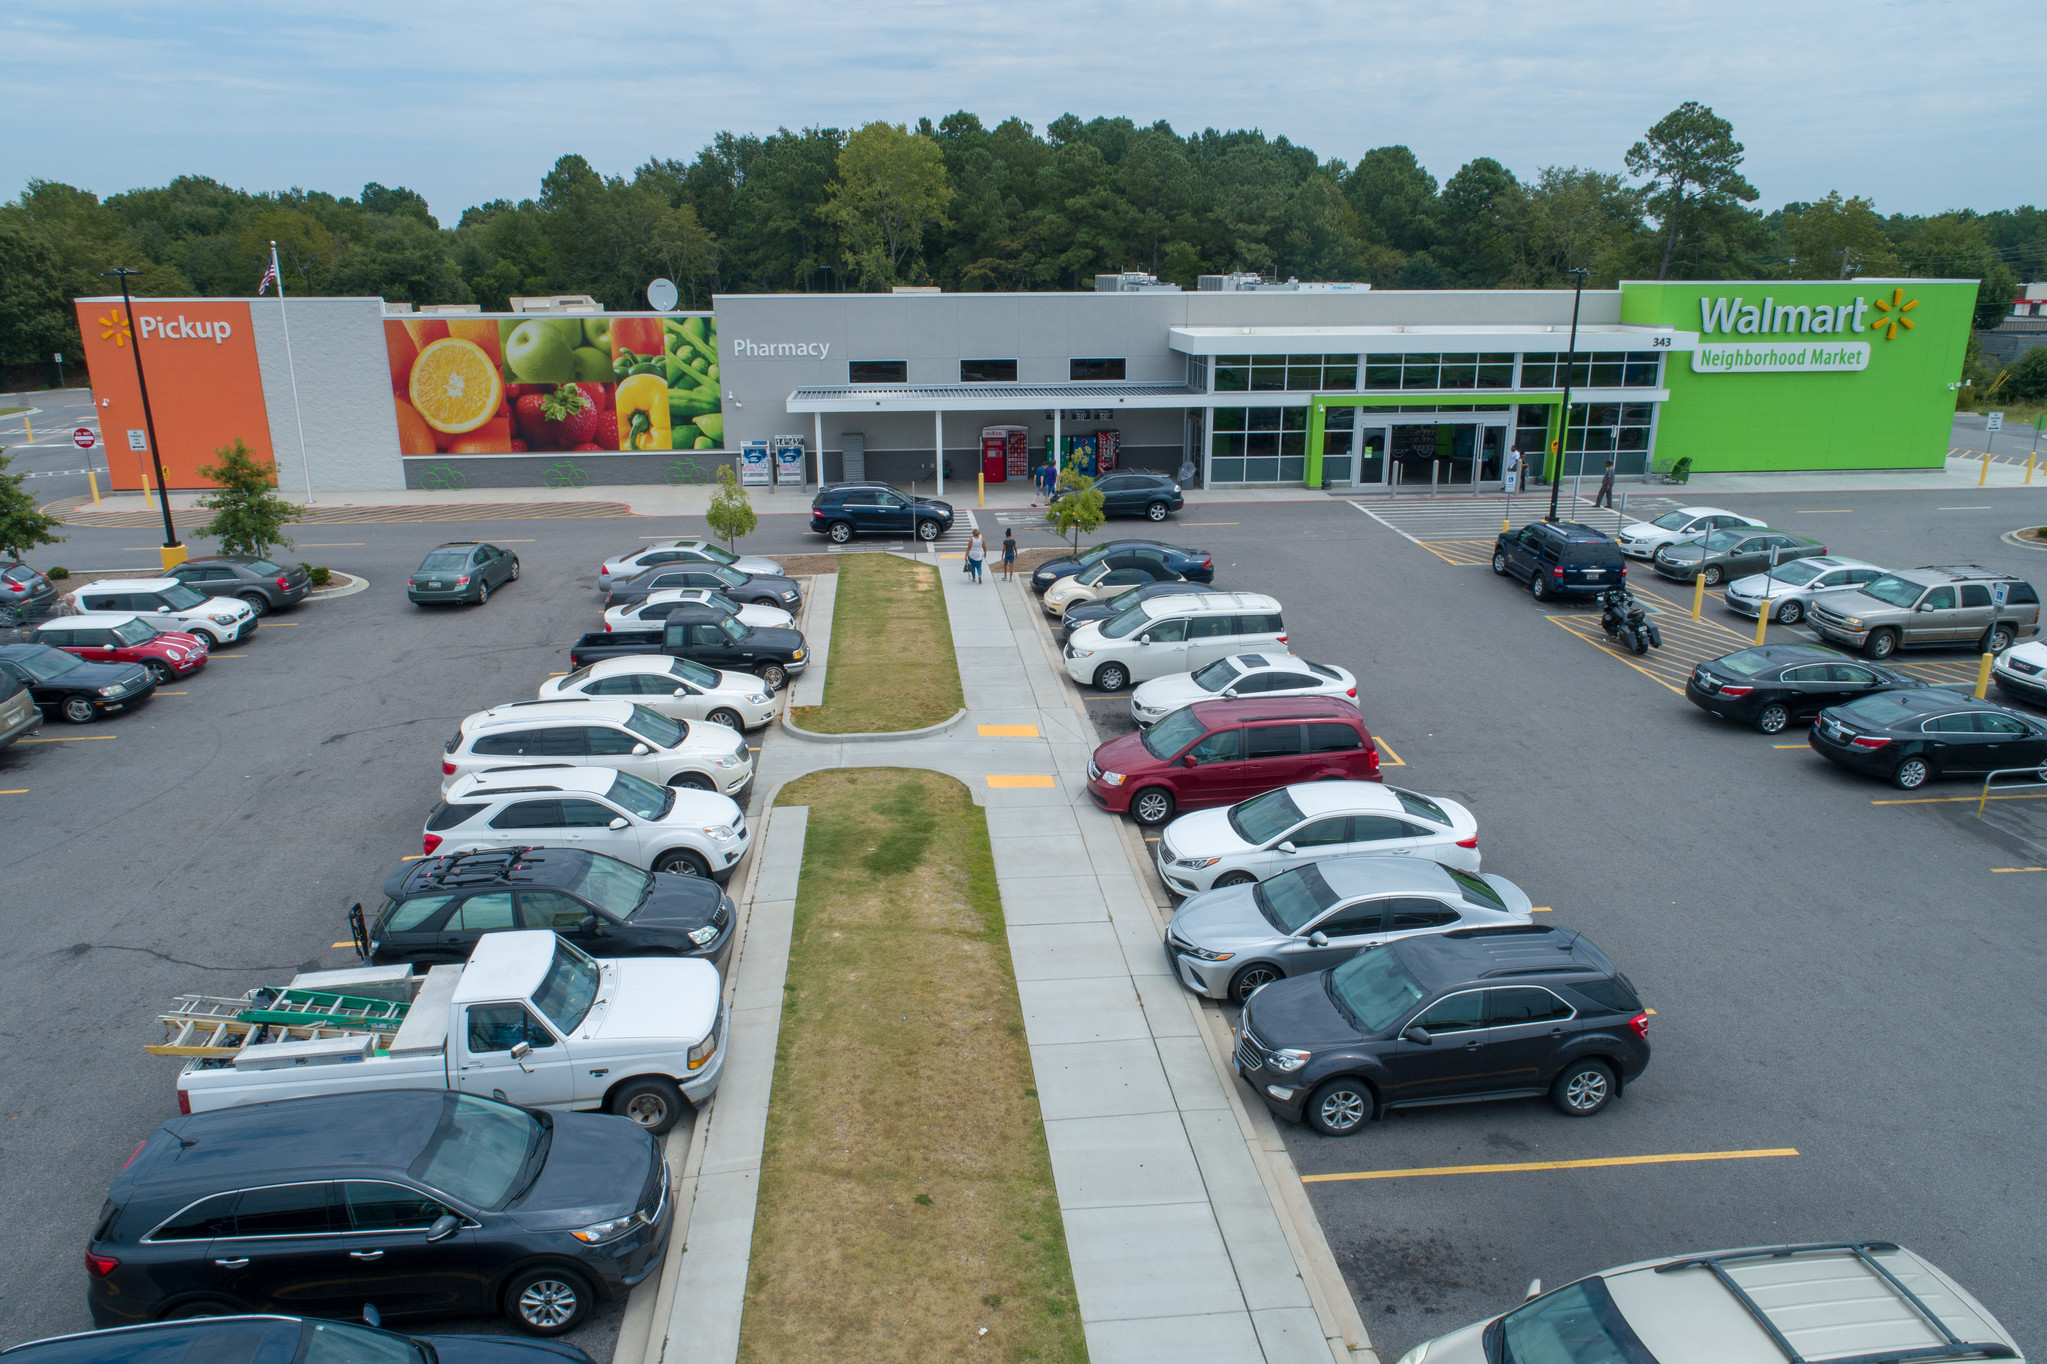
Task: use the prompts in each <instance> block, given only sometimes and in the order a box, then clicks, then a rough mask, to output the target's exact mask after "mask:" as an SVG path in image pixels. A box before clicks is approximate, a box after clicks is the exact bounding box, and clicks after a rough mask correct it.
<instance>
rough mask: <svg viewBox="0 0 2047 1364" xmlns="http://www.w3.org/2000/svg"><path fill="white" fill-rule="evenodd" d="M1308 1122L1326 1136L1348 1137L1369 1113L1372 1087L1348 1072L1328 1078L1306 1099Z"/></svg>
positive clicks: (1363, 1121) (1362, 1124)
mask: <svg viewBox="0 0 2047 1364" xmlns="http://www.w3.org/2000/svg"><path fill="white" fill-rule="evenodd" d="M1304 1116H1305V1117H1306V1118H1307V1119H1308V1126H1310V1127H1312V1128H1314V1129H1315V1130H1316V1131H1317V1132H1320V1133H1321V1134H1322V1135H1323V1136H1325V1137H1347V1136H1349V1135H1350V1134H1351V1133H1353V1132H1355V1131H1357V1130H1358V1129H1359V1128H1360V1127H1363V1126H1364V1125H1365V1123H1366V1121H1367V1120H1369V1119H1370V1118H1371V1116H1372V1091H1371V1090H1370V1089H1369V1088H1368V1087H1367V1086H1366V1085H1365V1082H1364V1081H1362V1080H1353V1079H1351V1078H1350V1077H1348V1076H1345V1077H1343V1078H1341V1079H1336V1080H1331V1081H1330V1082H1329V1083H1328V1084H1326V1085H1323V1086H1322V1087H1321V1088H1320V1089H1318V1090H1316V1091H1315V1093H1314V1096H1313V1097H1312V1098H1310V1099H1309V1100H1308V1109H1307V1112H1306V1114H1305V1115H1304Z"/></svg>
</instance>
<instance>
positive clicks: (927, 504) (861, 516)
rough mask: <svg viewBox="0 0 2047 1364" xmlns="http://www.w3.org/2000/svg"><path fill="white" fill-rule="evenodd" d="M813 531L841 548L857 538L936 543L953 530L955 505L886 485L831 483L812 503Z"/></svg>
mask: <svg viewBox="0 0 2047 1364" xmlns="http://www.w3.org/2000/svg"><path fill="white" fill-rule="evenodd" d="M810 528H811V529H812V530H814V531H816V532H817V533H818V534H820V535H823V536H827V537H829V538H830V539H831V541H832V543H834V544H839V545H843V544H845V543H846V542H847V541H848V540H851V539H852V538H853V537H854V536H856V535H890V536H895V537H897V538H899V539H908V538H909V537H910V536H912V535H914V536H916V537H917V538H918V539H919V540H936V539H937V538H938V537H939V536H941V535H943V534H945V533H946V532H947V531H948V530H951V529H952V503H950V502H938V501H934V500H933V499H931V498H928V497H910V496H908V495H906V494H904V493H899V492H897V491H896V490H895V489H894V488H891V487H890V486H889V485H888V484H886V483H827V484H825V485H824V486H823V487H822V488H819V489H818V490H817V496H816V497H813V498H812V499H810Z"/></svg>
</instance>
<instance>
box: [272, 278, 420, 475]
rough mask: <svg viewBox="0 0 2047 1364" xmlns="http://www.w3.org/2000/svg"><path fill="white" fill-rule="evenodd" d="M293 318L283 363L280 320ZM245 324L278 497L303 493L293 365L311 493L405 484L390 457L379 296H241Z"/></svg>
mask: <svg viewBox="0 0 2047 1364" xmlns="http://www.w3.org/2000/svg"><path fill="white" fill-rule="evenodd" d="M280 307H283V308H288V309H289V310H290V311H289V320H290V323H291V356H290V360H291V363H287V360H286V356H285V344H284V335H285V320H286V319H285V317H284V316H282V315H280V312H279V309H280ZM249 326H250V329H251V331H252V332H253V333H254V335H255V339H256V359H257V363H258V365H259V366H260V367H261V369H262V375H263V405H264V406H265V407H266V408H267V409H268V410H269V414H270V448H271V449H273V450H275V451H276V452H277V486H278V490H279V491H280V492H282V493H283V494H284V496H286V497H290V496H292V495H293V494H294V493H297V494H298V495H300V496H304V494H305V492H306V469H305V465H306V463H307V462H308V461H307V460H302V459H301V458H300V456H299V425H298V422H297V421H296V420H294V407H293V402H292V383H291V369H292V364H293V363H295V364H296V366H297V369H298V406H297V413H298V415H299V416H302V417H303V418H304V422H305V450H306V454H307V456H308V459H309V461H310V463H311V464H312V466H313V479H312V490H313V491H314V492H316V493H319V492H355V491H368V490H375V489H388V488H403V487H405V486H406V481H405V470H404V468H403V462H402V461H401V460H400V459H399V456H398V414H397V408H396V406H395V405H394V404H393V402H392V400H391V365H390V359H389V353H388V352H387V351H386V350H385V347H384V301H383V300H382V299H380V298H295V299H289V300H287V301H285V302H284V303H283V304H280V303H279V302H278V300H277V299H275V298H252V299H250V300H249Z"/></svg>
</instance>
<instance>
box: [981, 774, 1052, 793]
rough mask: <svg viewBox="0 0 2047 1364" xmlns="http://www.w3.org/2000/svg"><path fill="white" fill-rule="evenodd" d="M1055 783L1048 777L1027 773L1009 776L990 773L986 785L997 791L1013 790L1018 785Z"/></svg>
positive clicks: (1028, 785)
mask: <svg viewBox="0 0 2047 1364" xmlns="http://www.w3.org/2000/svg"><path fill="white" fill-rule="evenodd" d="M1055 784H1056V783H1054V781H1053V780H1052V778H1050V777H1034V776H1031V775H1029V774H1018V775H1011V776H1004V775H996V774H990V776H989V778H988V785H989V786H991V787H993V788H995V789H996V790H998V791H1001V790H1014V789H1017V788H1019V787H1047V786H1052V785H1055Z"/></svg>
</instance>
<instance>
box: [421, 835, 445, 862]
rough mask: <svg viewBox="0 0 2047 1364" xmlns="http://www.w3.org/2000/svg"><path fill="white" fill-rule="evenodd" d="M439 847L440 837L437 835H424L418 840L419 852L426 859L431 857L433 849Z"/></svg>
mask: <svg viewBox="0 0 2047 1364" xmlns="http://www.w3.org/2000/svg"><path fill="white" fill-rule="evenodd" d="M440 846H441V836H440V835H439V834H426V835H424V836H423V837H421V839H420V840H419V847H420V851H421V852H422V853H424V854H425V855H426V856H428V857H432V856H433V855H434V849H435V848H438V847H440Z"/></svg>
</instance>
